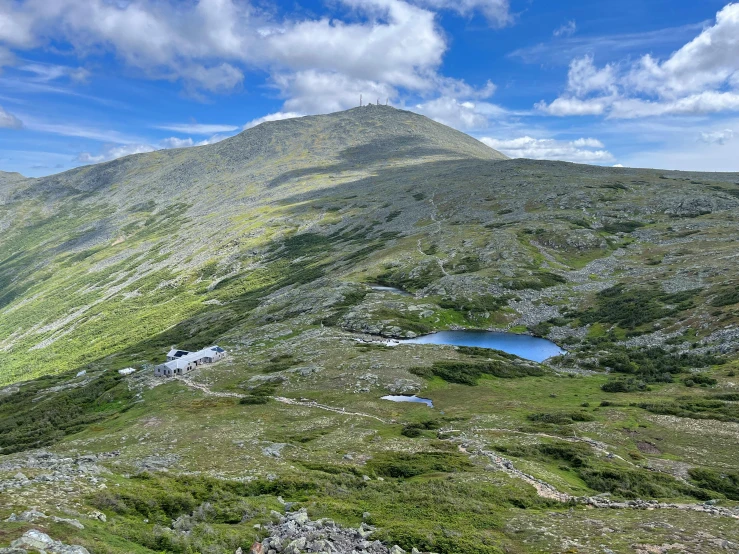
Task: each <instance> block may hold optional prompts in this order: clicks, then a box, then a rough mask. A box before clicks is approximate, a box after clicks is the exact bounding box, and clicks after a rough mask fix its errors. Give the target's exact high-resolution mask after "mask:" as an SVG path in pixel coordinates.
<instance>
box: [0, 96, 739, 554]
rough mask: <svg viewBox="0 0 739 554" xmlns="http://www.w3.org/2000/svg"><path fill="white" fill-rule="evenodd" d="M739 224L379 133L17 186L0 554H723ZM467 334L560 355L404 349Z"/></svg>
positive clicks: (696, 204) (738, 337) (235, 147)
mask: <svg viewBox="0 0 739 554" xmlns="http://www.w3.org/2000/svg"><path fill="white" fill-rule="evenodd" d="M738 210H739V174H719V173H684V172H674V171H657V170H650V169H627V168H604V167H592V166H585V165H577V164H570V163H563V162H549V161H533V160H520V159H517V160H510V159H507V158H506V157H505V156H503V155H502V154H500V153H498V152H496V151H494V150H492V149H490V148H488V147H487V146H485V145H484V144H482V143H480V142H478V141H476V140H475V139H473V138H471V137H469V136H467V135H465V134H463V133H459V132H457V131H454V130H452V129H450V128H448V127H445V126H443V125H440V124H438V123H435V122H433V121H431V120H429V119H427V118H425V117H423V116H419V115H417V114H413V113H410V112H405V111H402V110H396V109H394V108H390V107H386V106H367V107H362V108H356V109H353V110H349V111H346V112H340V113H336V114H330V115H324V116H312V117H304V118H298V119H291V120H284V121H277V122H270V123H264V124H262V125H259V126H257V127H254V128H252V129H249V130H246V131H244V132H242V133H241V134H239V135H237V136H234V137H232V138H230V139H227V140H224V141H222V142H220V143H217V144H213V145H208V146H201V147H194V148H186V149H179V150H162V151H157V152H153V153H148V154H137V155H133V156H128V157H125V158H121V159H118V160H114V161H111V162H107V163H103V164H98V165H92V166H86V167H82V168H78V169H74V170H71V171H67V172H64V173H61V174H58V175H52V176H49V177H45V178H41V179H26V178H24V177H22V176H20V175H18V174H9V173H0V231H1V232H0V383H2V385H3V386H5V388H4V389H0V494H2V495H4V496H3V502H2V503H0V504H2V505H3V507H2V508H0V519H2V520H7V519H8V518H10V521H6V522H5V523H3V524H0V527H2V526H3V525H6V526H7V527H8V531H7V532H5V530H3V532H2V533H0V543H1V542H2V541H6V542H10V540H14V539H16V538H18V537H20V536H21V535H22V534H23V533H25V532H26V531H27V530H28V529H29V528H30V527H31V526H35V527H34V528H42V530H43V531H44V532H45V533H49V534H51V535H52V536H53V537H54V538H59V540H62V541H63V542H64V543H71V544H81V545H84V546H85V547H87V548H88V549H89V550H90V551H92V552H161V551H168V552H233V551H235V550H236V549H237V548H238V547H242V548H243V549H246V550H248V548H249V547H250V545H251V543H252V542H253V541H254V540H255V538H256V539H260V540H261V539H265V538H266V537H272V538H274V539H275V540H276V539H278V538H279V539H280V540H281V541H282V542H281V545H282V546H284V547H286V548H287V546H288V545H287V543H288V542H290V541H292V540H300V538H301V537H302V538H305V539H306V544H308V543H310V541H315V540H319V539H318V538H316V537H317V536H318V535H319V534H320V528H321V525H334V524H328V523H325V524H323V523H322V524H321V525H318V524H315V523H312V521H314V520H315V519H316V518H320V517H331V518H333V519H334V520H335V525H336V526H337V527H336V528H335V529H334V528H333V527H332V529H333V531H332V533H333V536H335V537H339V538H337V539H335V540H337V541H340V542H341V541H344V542H341V544H343V545H344V546H342V547H341V548H344V547H346V548H349V549H362V548H369V547H368V546H367V545H364V546H363V545H362V544H361V540H360V538H361V537H365V536H370V535H369V530H370V527H372V528H374V534H373V535H371V536H372V540H375V539H377V540H380V541H382V542H383V543H384V544H385V546H383V547H380V546H378V545H375V546H374V547H373V548H377V549H380V550H377V552H380V551H383V552H384V550H381V548H385V549H386V550H387V547H389V546H392V545H394V544H398V545H400V546H401V547H403V548H404V549H406V550H409V551H410V550H411V549H412V548H418V549H419V550H423V551H436V552H442V553H447V552H449V553H451V552H479V553H485V554H490V553H499V552H558V551H567V549H568V548H574V547H572V545H574V544H577V545H580V546H578V548H579V549H580V550H581V551H582V552H600V551H602V548H601V546H600V545H602V544H606V543H607V545H608V548H609V549H610V550H612V551H614V552H632V551H634V549H636V550H637V551H639V549H641V550H642V551H650V550H649V549H651V548H656V547H657V546H659V545H664V544H678V543H679V544H680V545H681V548H683V550H685V551H690V552H713V551H715V550H711V549H712V548H714V546H715V545H719V546H716V548H719V547H720V548H723V547H721V546H720V545H721V544H727V545H729V546H727V548H729V549H731V548H733V546H731V545H736V544H737V542H739V533H738V532H737V530H736V526H732V523H733V518H735V517H736V516H737V514H738V512H737V503H736V502H737V501H739V490H738V489H737V486H736V483H737V482H739V473H737V466H736V462H735V459H734V458H735V445H736V441H737V439H739V436H738V435H737V430H736V423H737V422H739V413H738V412H737V407H736V389H735V386H736V379H735V376H736V371H737V370H739V355H737V352H739V281H737V277H736V269H735V265H736V258H737V255H738V252H737V243H736V236H737V231H739V217H737V213H739V211H738ZM378 285H380V286H382V287H390V289H387V288H378ZM450 329H452V330H453V329H478V330H482V329H485V330H497V331H509V332H512V333H528V334H534V335H537V336H540V337H546V338H548V339H550V340H551V341H554V342H555V343H557V344H558V345H559V346H561V347H562V348H563V349H564V350H566V353H565V354H564V355H562V356H558V357H556V358H552V359H549V360H546V361H545V362H544V363H535V362H532V361H528V360H524V359H521V358H517V357H516V356H512V355H510V354H506V353H504V352H500V351H496V350H490V349H480V348H465V347H460V348H455V347H443V346H442V347H440V346H433V345H415V344H408V343H400V344H397V345H396V343H395V342H393V341H392V340H390V339H398V338H408V337H415V336H418V335H422V334H427V333H431V332H434V331H441V330H450ZM213 344H218V345H220V346H222V347H223V348H225V349H226V350H227V351H228V354H229V355H228V359H227V360H226V361H224V362H219V363H217V364H214V365H211V366H204V367H203V368H201V369H198V370H197V371H195V372H194V373H193V374H191V375H188V377H187V378H186V379H169V380H166V379H162V378H158V377H155V376H154V374H153V371H152V366H153V365H156V364H159V363H161V362H163V361H164V358H165V356H166V353H167V351H168V350H169V349H170V348H171V347H172V346H176V347H177V348H181V349H186V350H192V351H194V350H198V349H200V348H204V347H208V346H211V345H213ZM128 367H132V368H134V369H135V370H136V371H135V373H133V374H130V375H121V374H119V373H118V372H117V371H116V370H118V369H122V368H128ZM388 393H392V394H404V393H405V394H410V393H417V394H419V395H421V396H423V397H424V398H429V399H431V400H432V401H433V408H430V407H427V406H426V405H425V404H420V405H418V404H412V403H392V402H389V401H386V400H382V399H381V397H382V396H384V395H386V394H388ZM165 470H166V471H165ZM19 471H20V472H21V473H23V476H24V478H21V477H19V476H18V472H19ZM46 475H50V476H51V477H50V478H48V479H47V477H45V476H46ZM61 483H68V484H64V485H63V484H61ZM605 493H607V494H608V495H610V496H597V495H603V494H605ZM635 499H639V500H635ZM709 499H713V500H716V502H715V503H713V504H709V505H706V504H703V502H705V501H706V500H709ZM629 500H630V501H632V503H631V504H629V503H628V502H627V501H629ZM647 500H650V501H653V502H662V503H663V504H664V505H663V507H664V509H663V510H654V511H640V512H638V516H639V517H638V518H636V516H635V512H634V511H633V510H634V508H635V507H636V508H639V507H643V506H646V505H647V504H643V503H640V502H641V501H647ZM281 502H288V503H290V504H288V505H287V506H289V507H292V508H294V509H297V508H298V507H299V506H302V507H307V508H308V516H306V515H305V514H303V513H302V512H296V513H292V514H290V515H283V516H280V517H281V518H282V519H279V518H277V516H274V514H272V516H270V510H273V509H279V510H284V509H285V506H286V505H285V504H282V503H281ZM653 505H654V504H651V506H653ZM657 505H659V504H657ZM33 506H35V507H36V509H37V510H38V511H41V512H44V513H45V515H46V516H48V517H46V518H44V517H42V516H39V515H34V514H35V512H28V510H29V509H30V508H31V507H33ZM586 506H590V507H591V508H594V509H586V508H585V507H586ZM570 507H572V510H570ZM11 511H13V512H14V513H15V514H16V515H15V516H14V517H11ZM19 514H20V515H19ZM29 514H30V515H29ZM91 514H93V515H91ZM98 514H102V515H103V517H102V518H101V517H100V515H98ZM551 514H555V515H551ZM270 517H273V519H270ZM53 518H57V520H54V519H53ZM60 518H61V519H60ZM70 518H72V519H75V518H76V519H79V520H80V521H81V522H82V524H83V525H82V527H83V528H79V527H78V526H76V525H73V524H69V523H65V522H64V520H69V519H70ZM637 519H638V522H637V523H635V521H637ZM103 520H107V522H106V521H103ZM362 522H364V527H361V532H359V531H356V529H357V527H359V526H360V524H362ZM255 525H259V527H258V528H255V527H254V526H255ZM635 526H636V527H635ZM603 528H608V529H612V530H613V531H614V532H613V533H611V534H610V535H609V537H607V538H603V537H602V536H601V533H600V531H598V532H595V531H594V530H595V529H597V530H600V529H603ZM676 528H678V529H684V530H685V531H681V532H680V533H677V532H675V531H674V529H676ZM296 533H297V534H296ZM357 533H358V534H357ZM357 537H360V538H357ZM701 537H702V538H701ZM706 537H707V538H706ZM6 539H7V540H6ZM704 539H705V540H704ZM270 540H272V539H270ZM320 540H322V539H320ZM352 541H357V542H356V543H355V542H352ZM716 541H718V542H716ZM721 541H725V542H721ZM265 544H267V546H269V544H270V543H265ZM275 544H276V543H275ZM300 544H302V543H296V544H294V545H293V546H291V547H290V548H289V551H295V552H297V551H300V550H301V548H302V549H304V548H305V547H306V546H305V545H303V547H301V546H300ZM311 544H313V543H311ZM282 546H281V547H280V548H282ZM313 546H314V547H315V548H318V549H319V550H321V549H325V547H326V545H325V544H323V543H321V544H317V543H316V544H314V545H313ZM293 547H295V548H293ZM660 547H661V546H660ZM337 548H338V547H337ZM675 548H677V547H675ZM296 549H297V550H296ZM266 550H269V548H266ZM580 550H579V551H580ZM395 552H398V551H397V550H396V551H395Z"/></svg>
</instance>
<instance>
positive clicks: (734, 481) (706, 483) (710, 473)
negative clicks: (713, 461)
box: [688, 468, 739, 500]
mask: <svg viewBox="0 0 739 554" xmlns="http://www.w3.org/2000/svg"><path fill="white" fill-rule="evenodd" d="M688 475H689V476H690V479H691V481H693V483H695V484H696V485H697V486H699V487H701V488H703V489H708V490H711V491H715V492H718V493H721V494H723V495H724V496H726V498H728V499H730V500H739V472H737V471H721V472H719V471H715V470H712V469H702V468H693V469H689V470H688Z"/></svg>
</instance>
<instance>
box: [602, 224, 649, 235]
mask: <svg viewBox="0 0 739 554" xmlns="http://www.w3.org/2000/svg"><path fill="white" fill-rule="evenodd" d="M640 227H644V224H643V223H641V222H639V221H614V222H610V223H606V224H605V225H603V230H604V231H605V232H606V233H612V234H615V233H633V232H634V231H636V230H637V229H639V228H640Z"/></svg>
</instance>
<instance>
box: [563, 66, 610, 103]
mask: <svg viewBox="0 0 739 554" xmlns="http://www.w3.org/2000/svg"><path fill="white" fill-rule="evenodd" d="M567 90H568V91H569V92H571V93H572V94H574V95H576V96H585V95H587V94H589V93H591V92H609V93H614V92H615V91H616V75H615V68H614V66H612V65H610V64H609V65H606V66H605V67H604V68H603V69H597V68H596V67H595V65H594V64H593V58H592V57H591V56H585V57H583V58H579V59H576V60H572V63H570V70H569V72H568V74H567Z"/></svg>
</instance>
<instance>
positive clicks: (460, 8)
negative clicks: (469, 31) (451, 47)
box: [414, 0, 513, 27]
mask: <svg viewBox="0 0 739 554" xmlns="http://www.w3.org/2000/svg"><path fill="white" fill-rule="evenodd" d="M414 1H415V3H416V4H418V5H421V6H425V7H428V8H432V9H437V10H438V9H447V10H453V11H456V12H458V13H460V14H462V15H465V14H469V13H472V12H474V11H479V12H481V13H482V14H483V15H484V16H485V17H486V18H487V20H488V21H489V22H490V23H491V24H492V25H496V26H500V27H502V26H504V25H508V24H510V23H511V22H512V21H513V17H512V16H511V13H510V5H509V4H510V3H509V1H508V0H414Z"/></svg>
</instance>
